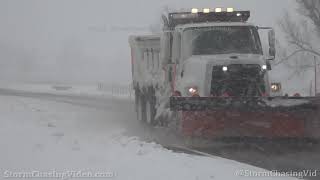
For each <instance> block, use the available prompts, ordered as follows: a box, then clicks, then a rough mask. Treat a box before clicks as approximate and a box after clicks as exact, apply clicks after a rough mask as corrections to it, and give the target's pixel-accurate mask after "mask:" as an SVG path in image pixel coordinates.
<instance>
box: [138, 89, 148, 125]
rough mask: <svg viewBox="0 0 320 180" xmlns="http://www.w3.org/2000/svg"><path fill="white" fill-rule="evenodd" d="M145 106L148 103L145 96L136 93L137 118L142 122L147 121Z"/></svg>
mask: <svg viewBox="0 0 320 180" xmlns="http://www.w3.org/2000/svg"><path fill="white" fill-rule="evenodd" d="M145 107H146V103H145V101H144V98H143V96H140V95H137V94H136V114H137V120H138V121H140V122H145V120H146V113H145V109H146V108H145Z"/></svg>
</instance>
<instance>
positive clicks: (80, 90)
mask: <svg viewBox="0 0 320 180" xmlns="http://www.w3.org/2000/svg"><path fill="white" fill-rule="evenodd" d="M100 86H102V87H100ZM100 86H99V84H59V83H56V84H55V83H8V82H1V83H0V88H3V89H11V90H20V91H27V92H34V93H49V94H57V95H76V96H93V97H96V96H109V97H110V96H112V97H117V98H133V94H132V92H133V91H132V89H131V88H130V87H129V85H127V86H125V85H115V84H100Z"/></svg>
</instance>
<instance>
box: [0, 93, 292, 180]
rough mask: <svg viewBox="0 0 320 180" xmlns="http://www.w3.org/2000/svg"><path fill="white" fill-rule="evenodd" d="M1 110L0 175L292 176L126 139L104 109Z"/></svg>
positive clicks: (13, 101) (13, 102)
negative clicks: (246, 173)
mask: <svg viewBox="0 0 320 180" xmlns="http://www.w3.org/2000/svg"><path fill="white" fill-rule="evenodd" d="M0 114H1V117H0V147H1V148H0V170H1V176H2V177H3V178H5V177H7V176H11V175H14V176H17V175H18V174H17V173H19V172H32V171H35V172H34V173H35V175H37V174H38V172H41V173H46V172H47V173H50V172H51V173H52V174H51V175H54V176H60V175H61V177H62V176H64V179H68V178H66V177H68V176H67V175H68V174H64V175H62V174H59V173H61V172H64V173H67V172H68V171H71V172H72V171H77V172H78V171H82V173H83V172H90V173H96V172H99V173H106V174H104V175H108V176H112V177H110V179H119V180H144V179H145V180H147V179H152V180H170V179H172V180H180V179H181V180H188V179H190V180H212V179H223V180H233V179H250V180H255V179H259V180H264V179H268V180H269V179H291V178H283V177H282V178H275V177H274V178H270V177H246V176H237V175H235V173H236V172H238V171H240V170H246V171H247V172H248V171H250V172H266V171H264V170H262V169H259V168H255V167H252V166H249V165H244V164H241V163H238V162H235V161H231V160H226V159H222V158H218V157H216V158H210V157H201V156H195V155H188V154H183V153H175V152H172V151H170V150H167V149H165V148H163V147H161V146H160V145H158V144H155V143H146V142H142V141H140V140H139V139H138V138H136V137H126V136H125V135H124V133H125V132H126V129H124V128H123V126H121V124H119V123H117V119H114V118H116V117H115V115H114V113H113V112H108V110H105V111H102V110H97V109H90V108H84V107H80V106H73V105H70V104H63V103H57V102H49V101H43V100H35V99H28V98H21V97H19V98H18V97H9V96H0ZM69 173H70V172H69ZM20 175H21V174H20ZM29 175H30V174H29ZM44 175H46V174H44ZM47 175H50V174H47ZM69 175H70V174H69ZM73 175H77V176H79V174H73ZM82 175H83V176H84V175H85V174H82ZM69 178H70V177H69ZM37 179H44V178H37ZM82 179H83V178H82ZM90 179H92V178H90ZM97 179H99V178H97ZM100 179H101V178H100Z"/></svg>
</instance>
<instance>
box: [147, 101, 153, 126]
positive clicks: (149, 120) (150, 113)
mask: <svg viewBox="0 0 320 180" xmlns="http://www.w3.org/2000/svg"><path fill="white" fill-rule="evenodd" d="M154 118H155V108H154V104H153V103H152V102H150V100H149V101H147V102H146V122H147V123H148V124H149V125H154V124H155V121H154Z"/></svg>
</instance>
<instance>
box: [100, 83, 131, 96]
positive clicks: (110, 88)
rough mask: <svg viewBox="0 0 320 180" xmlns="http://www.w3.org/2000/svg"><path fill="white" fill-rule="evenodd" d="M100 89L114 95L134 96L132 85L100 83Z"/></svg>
mask: <svg viewBox="0 0 320 180" xmlns="http://www.w3.org/2000/svg"><path fill="white" fill-rule="evenodd" d="M98 90H99V91H102V92H107V93H110V94H111V95H112V96H113V97H119V96H121V97H129V98H130V99H131V98H134V90H133V87H132V85H131V84H130V85H119V84H104V83H98Z"/></svg>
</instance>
